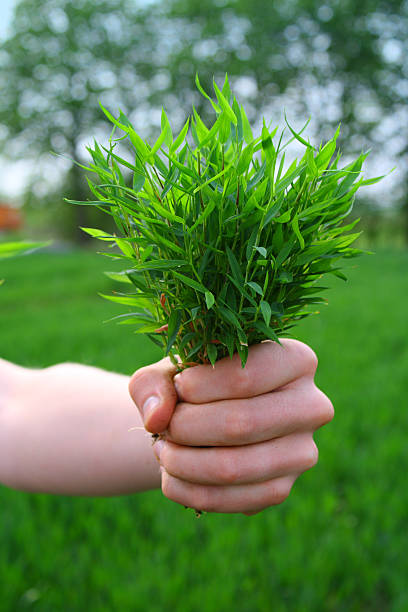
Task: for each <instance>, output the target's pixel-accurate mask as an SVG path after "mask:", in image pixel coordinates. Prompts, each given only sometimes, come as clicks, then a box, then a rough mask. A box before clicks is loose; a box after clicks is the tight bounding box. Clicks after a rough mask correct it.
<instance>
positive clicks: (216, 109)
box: [195, 73, 221, 113]
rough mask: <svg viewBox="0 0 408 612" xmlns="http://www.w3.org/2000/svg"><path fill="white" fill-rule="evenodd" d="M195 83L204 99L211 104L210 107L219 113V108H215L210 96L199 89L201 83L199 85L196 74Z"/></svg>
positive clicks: (215, 105)
mask: <svg viewBox="0 0 408 612" xmlns="http://www.w3.org/2000/svg"><path fill="white" fill-rule="evenodd" d="M195 83H196V86H197V89H198V91H199V92H200V93H201V94H202V95H203V96H204V98H206V99H207V100H208V101H209V102H211V105H212V107H213V109H214V110H215V111H216V112H217V113H220V112H221V109H220V108H219V106H217V104H215V102H213V100H211V98H210V96H209V95H208V94H207V93H206V92H205V91H204V89H203V88H202V87H201V83H200V80H199V78H198V73H196V76H195Z"/></svg>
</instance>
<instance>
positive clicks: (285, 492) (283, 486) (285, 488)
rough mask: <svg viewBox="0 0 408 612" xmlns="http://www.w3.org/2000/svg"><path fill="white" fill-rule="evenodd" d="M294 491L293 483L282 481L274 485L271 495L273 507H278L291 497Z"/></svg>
mask: <svg viewBox="0 0 408 612" xmlns="http://www.w3.org/2000/svg"><path fill="white" fill-rule="evenodd" d="M291 490H292V483H289V482H288V481H286V480H280V481H277V482H275V483H274V487H273V490H272V494H271V505H272V506H278V505H279V504H283V502H284V501H285V500H286V499H287V498H288V497H289V494H290V492H291Z"/></svg>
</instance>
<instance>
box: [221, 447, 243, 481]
mask: <svg viewBox="0 0 408 612" xmlns="http://www.w3.org/2000/svg"><path fill="white" fill-rule="evenodd" d="M239 478H240V468H239V464H238V462H237V461H236V459H235V458H234V457H231V454H230V453H228V451H226V452H225V454H223V455H222V456H221V457H220V460H219V463H218V466H217V480H218V481H219V482H220V483H221V484H224V485H231V484H235V483H236V482H237V481H238V480H239Z"/></svg>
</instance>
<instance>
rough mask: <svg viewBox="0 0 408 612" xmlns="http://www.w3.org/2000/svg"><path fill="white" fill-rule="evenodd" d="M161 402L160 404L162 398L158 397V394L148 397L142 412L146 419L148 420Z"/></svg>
mask: <svg viewBox="0 0 408 612" xmlns="http://www.w3.org/2000/svg"><path fill="white" fill-rule="evenodd" d="M159 404H160V400H159V398H158V397H157V395H151V396H150V397H148V398H147V400H146V401H145V403H144V404H143V406H142V414H143V420H144V421H147V419H148V418H149V416H150V415H151V414H152V412H153V411H154V410H155V409H156V408H157V406H158V405H159Z"/></svg>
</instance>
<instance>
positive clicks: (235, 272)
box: [226, 246, 244, 286]
mask: <svg viewBox="0 0 408 612" xmlns="http://www.w3.org/2000/svg"><path fill="white" fill-rule="evenodd" d="M226 251H227V257H228V261H229V264H230V268H231V272H232V276H233V277H234V278H235V280H236V281H237V282H238V283H239V284H240V285H241V286H242V285H243V284H244V276H243V274H242V270H241V266H240V265H239V263H238V261H237V258H236V257H235V255H234V253H233V252H232V251H231V249H230V248H229V247H228V246H227V248H226Z"/></svg>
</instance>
